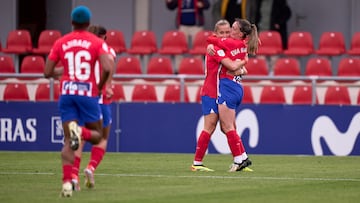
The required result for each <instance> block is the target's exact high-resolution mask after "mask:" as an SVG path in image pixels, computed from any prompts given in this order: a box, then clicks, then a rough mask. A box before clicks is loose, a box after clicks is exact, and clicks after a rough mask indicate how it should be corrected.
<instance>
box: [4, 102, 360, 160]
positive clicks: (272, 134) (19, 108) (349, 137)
mask: <svg viewBox="0 0 360 203" xmlns="http://www.w3.org/2000/svg"><path fill="white" fill-rule="evenodd" d="M112 107H113V125H112V130H111V135H110V137H111V138H110V142H109V146H108V151H111V152H116V151H119V152H160V153H161V152H164V153H193V152H194V150H195V145H196V139H197V135H199V133H200V132H201V130H202V126H203V117H202V115H201V106H200V104H194V103H192V104H191V103H190V104H165V103H153V104H142V103H120V104H113V106H112ZM236 125H237V129H238V132H239V134H240V135H241V137H242V140H243V142H244V145H245V147H246V149H247V151H248V153H249V154H306V155H336V156H348V155H360V141H359V140H360V139H358V137H359V133H360V106H342V107H341V106H323V105H319V106H306V105H304V106H297V105H242V107H241V108H240V109H239V110H238V114H237V117H236ZM62 137H63V133H62V127H61V122H60V119H59V114H58V110H57V104H56V103H51V102H44V103H40V102H38V103H33V102H10V103H6V102H0V150H12V151H59V150H60V149H61V146H62ZM89 147H90V145H88V146H87V147H86V149H87V150H89ZM209 153H223V154H228V153H230V150H229V148H228V146H227V141H226V139H225V136H224V135H223V134H222V133H221V132H220V129H219V126H218V127H217V129H216V132H215V133H214V135H213V136H212V139H211V143H210V145H209Z"/></svg>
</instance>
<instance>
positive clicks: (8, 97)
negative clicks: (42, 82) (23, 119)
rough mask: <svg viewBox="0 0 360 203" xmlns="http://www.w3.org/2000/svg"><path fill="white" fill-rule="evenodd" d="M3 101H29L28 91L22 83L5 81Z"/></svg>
mask: <svg viewBox="0 0 360 203" xmlns="http://www.w3.org/2000/svg"><path fill="white" fill-rule="evenodd" d="M3 98H4V101H29V100H30V97H29V93H28V89H27V86H26V84H24V83H7V84H6V86H5V89H4V95H3Z"/></svg>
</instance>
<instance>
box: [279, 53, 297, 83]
mask: <svg viewBox="0 0 360 203" xmlns="http://www.w3.org/2000/svg"><path fill="white" fill-rule="evenodd" d="M300 75H301V73H300V63H299V61H298V59H296V58H279V59H277V60H276V62H275V65H274V76H300ZM276 82H289V80H286V81H285V80H276Z"/></svg>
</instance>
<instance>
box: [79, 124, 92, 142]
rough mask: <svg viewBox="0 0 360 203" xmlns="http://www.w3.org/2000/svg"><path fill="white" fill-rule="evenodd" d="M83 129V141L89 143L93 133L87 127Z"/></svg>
mask: <svg viewBox="0 0 360 203" xmlns="http://www.w3.org/2000/svg"><path fill="white" fill-rule="evenodd" d="M81 129H82V133H81V136H82V138H83V140H85V141H89V140H90V139H91V131H90V130H89V129H87V128H85V127H81Z"/></svg>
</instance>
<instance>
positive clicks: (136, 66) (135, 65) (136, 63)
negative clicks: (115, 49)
mask: <svg viewBox="0 0 360 203" xmlns="http://www.w3.org/2000/svg"><path fill="white" fill-rule="evenodd" d="M116 74H121V75H128V74H139V75H140V74H142V70H141V63H140V60H139V58H137V57H136V56H125V57H120V58H119V60H118V62H117V63H116V71H115V75H116ZM115 80H117V79H115ZM121 80H122V81H129V80H132V79H121Z"/></svg>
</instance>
